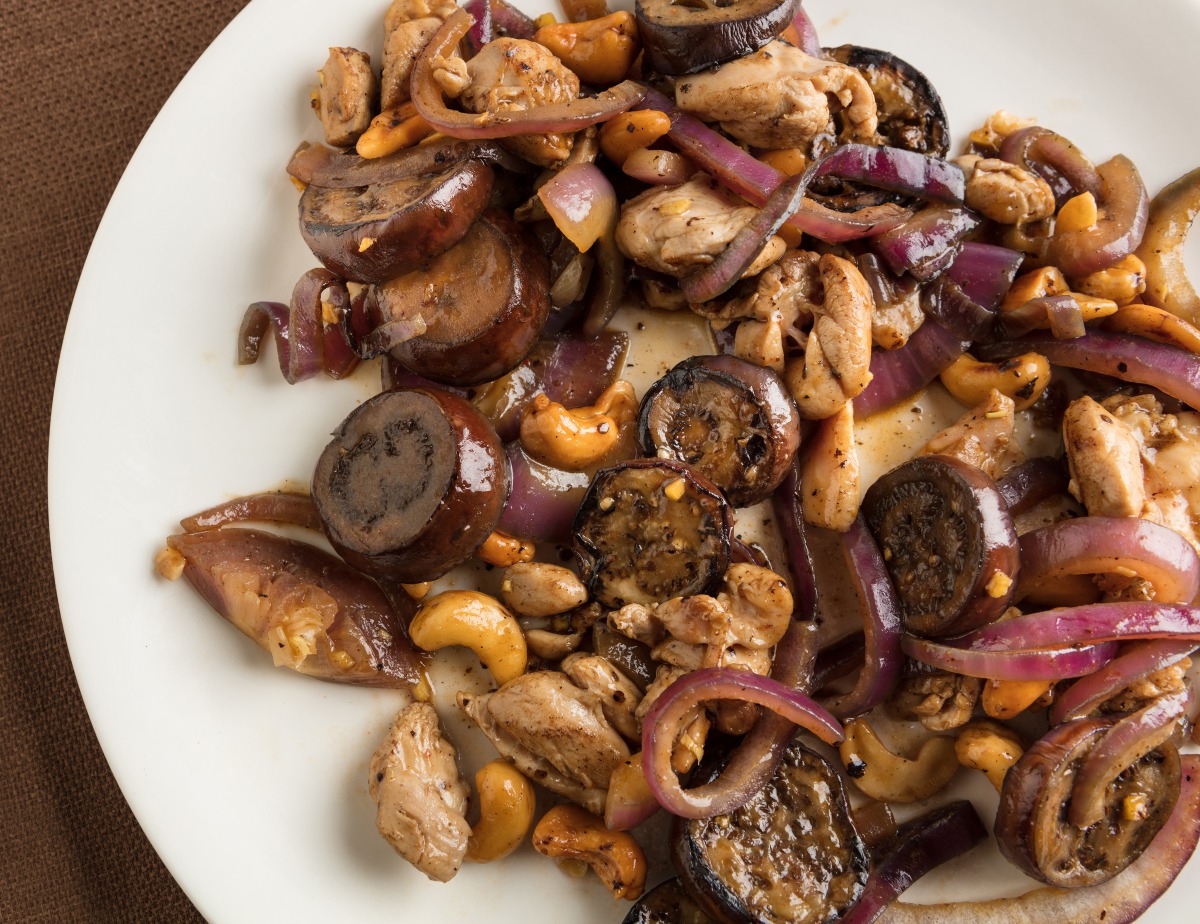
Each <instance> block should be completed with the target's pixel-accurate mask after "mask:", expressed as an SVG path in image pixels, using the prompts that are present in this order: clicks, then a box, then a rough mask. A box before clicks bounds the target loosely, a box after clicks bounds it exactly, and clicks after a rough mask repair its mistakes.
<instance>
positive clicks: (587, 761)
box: [488, 671, 630, 789]
mask: <svg viewBox="0 0 1200 924" xmlns="http://www.w3.org/2000/svg"><path fill="white" fill-rule="evenodd" d="M488 712H489V713H490V714H491V716H492V718H494V719H495V720H496V722H497V724H498V725H499V726H500V727H501V728H502V729H504V730H505V731H506V732H508V733H509V734H510V735H512V737H513V738H515V739H516V740H517V741H518V742H519V743H520V744H521V745H522V746H524V747H525V748H528V749H529V750H530V751H532V752H533V753H534V754H537V755H538V756H539V757H542V758H545V759H546V760H547V761H549V762H550V763H551V764H553V765H554V767H555V768H557V769H558V770H559V771H560V772H561V773H563V774H565V775H566V776H568V777H570V778H571V779H573V780H576V781H578V782H579V783H582V784H583V785H584V786H587V787H592V788H595V789H605V788H607V787H608V778H609V777H610V776H612V772H613V770H615V769H616V767H617V765H619V764H620V763H621V761H623V760H625V758H627V757H628V756H629V753H630V752H629V747H628V745H626V744H625V742H624V741H623V740H622V739H621V736H620V735H618V734H617V732H616V731H615V730H614V729H613V727H612V726H611V725H609V724H608V720H607V719H606V718H605V717H604V708H603V705H602V704H601V702H600V697H599V696H597V695H596V694H595V693H593V692H591V691H590V690H582V689H580V688H579V687H577V686H575V685H574V684H573V683H571V681H570V679H569V678H568V677H567V676H566V674H563V673H560V672H559V671H535V672H533V673H531V674H523V675H522V676H520V677H517V678H516V679H515V680H510V681H509V682H508V683H506V684H505V685H504V686H502V687H501V688H500V689H499V690H497V691H496V692H495V693H493V694H492V696H491V699H490V700H489V701H488Z"/></svg>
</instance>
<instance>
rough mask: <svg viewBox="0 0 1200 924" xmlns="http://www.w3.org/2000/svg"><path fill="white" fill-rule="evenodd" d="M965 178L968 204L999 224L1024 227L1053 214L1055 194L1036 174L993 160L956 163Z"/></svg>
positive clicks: (970, 157)
mask: <svg viewBox="0 0 1200 924" xmlns="http://www.w3.org/2000/svg"><path fill="white" fill-rule="evenodd" d="M955 163H957V164H958V165H959V166H960V167H962V168H963V172H964V173H965V174H966V177H967V205H969V206H970V207H971V208H973V209H975V210H976V211H977V212H982V213H983V214H984V215H986V216H987V217H988V218H990V219H991V220H992V221H995V222H998V223H999V224H1002V225H1023V224H1028V223H1029V222H1031V221H1041V220H1042V219H1043V218H1049V217H1050V216H1051V215H1053V214H1054V191H1053V190H1052V189H1051V188H1050V184H1049V183H1047V182H1046V181H1045V180H1043V179H1042V178H1041V177H1040V176H1038V175H1037V174H1036V173H1030V172H1029V171H1028V170H1025V169H1023V168H1021V167H1018V166H1017V165H1016V164H1010V163H1009V162H1008V161H1005V160H1000V159H999V158H995V157H988V158H983V157H979V156H977V155H968V156H966V157H960V158H959V159H958V160H957V161H955Z"/></svg>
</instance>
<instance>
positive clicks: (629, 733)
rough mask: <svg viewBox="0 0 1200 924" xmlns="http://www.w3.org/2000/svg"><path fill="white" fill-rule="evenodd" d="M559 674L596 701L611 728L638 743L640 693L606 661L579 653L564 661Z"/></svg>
mask: <svg viewBox="0 0 1200 924" xmlns="http://www.w3.org/2000/svg"><path fill="white" fill-rule="evenodd" d="M562 670H563V673H564V674H566V675H567V676H568V677H570V678H571V680H572V681H574V683H575V685H576V686H577V687H581V688H583V689H585V690H590V691H591V692H593V693H595V694H596V695H597V696H598V697H599V698H600V708H601V709H603V710H604V717H605V718H606V719H608V723H609V724H610V725H612V727H613V728H615V729H616V730H617V731H619V732H620V733H621V734H622V735H623V736H624V737H625V738H626V739H628V740H630V741H640V740H641V736H642V730H641V726H640V724H639V723H638V720H637V715H636V711H637V707H638V704H640V703H641V701H642V694H641V691H640V690H638V688H637V686H636V685H634V683H633V682H632V681H631V680H629V678H628V677H626V676H625V675H624V674H622V673H621V672H620V671H619V670H617V669H616V668H615V667H613V665H612V663H611V662H610V661H609V660H608V659H607V658H602V657H601V656H600V655H593V654H586V653H585V652H582V651H581V652H578V653H576V654H573V655H571V656H570V657H568V658H565V659H564V660H563V662H562Z"/></svg>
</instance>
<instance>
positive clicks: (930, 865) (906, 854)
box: [838, 800, 988, 924]
mask: <svg viewBox="0 0 1200 924" xmlns="http://www.w3.org/2000/svg"><path fill="white" fill-rule="evenodd" d="M987 835H988V832H987V828H986V827H984V824H983V821H982V820H980V818H979V814H978V813H977V812H976V811H975V808H974V807H973V806H972V805H971V803H970V802H967V801H965V800H964V801H959V802H951V803H950V804H949V805H944V806H942V807H941V808H936V809H934V810H933V811H932V812H929V813H928V814H927V815H922V816H920V817H919V818H914V819H913V820H912V821H910V822H908V823H907V824H906V825H904V827H902V828H901V829H900V830H899V831H898V832H896V835H895V837H893V838H890V839H889V840H888V841H886V842H885V843H884V844H883V845H882V847H883V849H882V850H881V851H880V852H879V853H880V854H882V856H877V857H876V861H875V863H873V864H872V867H871V875H870V877H869V878H868V879H867V887H866V888H865V889H864V890H863V894H862V896H861V897H860V898H859V900H858V903H857V904H856V905H855V906H854V907H853V908H851V909H850V910H849V911H848V912H846V914H844V915H842V917H841V918H840V919H839V921H838V924H872V922H873V921H876V920H878V919H879V916H880V915H881V914H883V913H884V910H885V909H886V908H887V907H888V905H889V904H891V902H892V901H893V900H894V899H895V898H896V897H897V896H898V895H900V894H901V893H902V892H904V891H905V890H906V889H907V888H908V887H909V886H911V885H912V884H913V883H914V882H916V881H917V880H918V879H920V878H921V877H922V876H924V875H925V874H926V873H928V872H929V871H930V870H933V869H936V868H937V867H939V866H941V865H942V864H943V863H945V862H947V861H948V860H953V859H954V858H955V857H959V856H962V855H963V854H964V853H966V852H967V851H968V850H970V849H971V848H972V847H974V846H975V845H976V844H978V843H979V842H980V841H983V840H985V839H986V838H987Z"/></svg>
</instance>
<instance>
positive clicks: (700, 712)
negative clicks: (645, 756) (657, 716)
mask: <svg viewBox="0 0 1200 924" xmlns="http://www.w3.org/2000/svg"><path fill="white" fill-rule="evenodd" d="M686 673H687V671H686V670H681V669H680V668H678V667H672V666H671V665H668V664H663V665H660V666H659V668H658V672H657V673H656V674H655V675H654V680H653V681H652V682H651V683H650V686H648V687H647V688H646V695H645V696H643V697H642V702H641V705H639V706H638V708H637V712H636V715H637V720H638V722H639V723H640V722H641V721H642V720H644V719H645V718H646V716H647V715H648V714H649V713H650V710H651V709H652V708H653V706H654V703H655V702H656V701H657V700H658V698H659V697H660V696H662V695H663V693H665V692H666V690H667V688H668V687H669V686H671V684H673V683H674V682H675V681H676V680H678V679H679V678H680V677H682V676H683V675H684V674H686ZM679 725H680V727H681V728H683V732H682V733H681V734H680V735H679V740H678V741H676V742H675V748H674V750H672V752H671V766H672V768H674V770H675V771H676V772H677V773H687V771H689V770H691V769H692V767H693V766H695V764H696V762H697V761H698V760H700V758H701V757H703V756H704V742H705V741H706V740H707V738H708V733H709V730H710V729H711V728H712V721H711V720H710V719H709V717H708V713H707V712H706V711H705V710H704V707H703V706H693V707H692V709H691V710H689V712H688V715H687V716H686V717H685V718H684V720H683V721H681V722H680V723H679Z"/></svg>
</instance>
